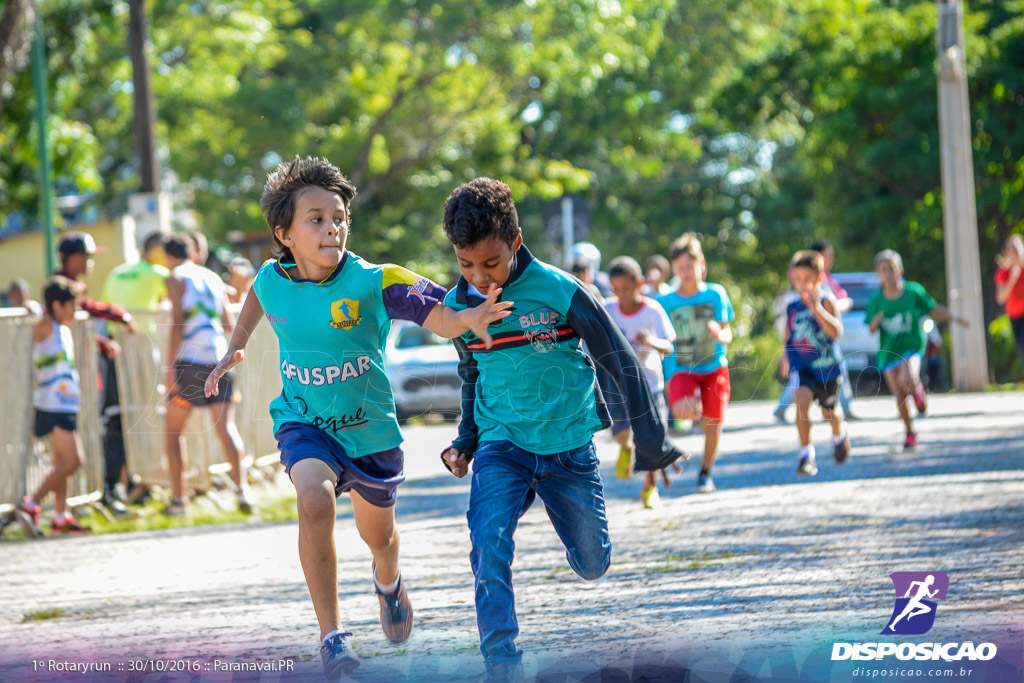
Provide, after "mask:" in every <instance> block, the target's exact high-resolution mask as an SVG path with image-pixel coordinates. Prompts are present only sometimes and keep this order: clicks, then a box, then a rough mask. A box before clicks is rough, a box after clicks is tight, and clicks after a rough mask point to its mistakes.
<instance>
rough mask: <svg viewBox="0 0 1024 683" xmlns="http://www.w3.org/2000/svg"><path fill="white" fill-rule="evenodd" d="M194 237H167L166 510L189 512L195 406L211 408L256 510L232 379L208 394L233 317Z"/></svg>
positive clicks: (242, 501) (239, 493) (247, 506)
mask: <svg viewBox="0 0 1024 683" xmlns="http://www.w3.org/2000/svg"><path fill="white" fill-rule="evenodd" d="M195 244H196V242H195V240H194V239H192V238H191V237H190V236H188V235H184V234H177V235H172V236H171V237H169V238H168V239H167V241H166V243H165V244H164V253H165V254H166V258H167V264H168V265H169V266H170V268H171V275H170V277H168V278H167V280H166V287H167V298H168V299H170V301H171V331H170V335H169V340H168V344H167V346H168V349H167V360H168V366H167V377H166V380H165V382H166V387H167V394H168V396H167V398H168V401H167V414H166V416H165V419H164V430H165V434H164V444H165V448H166V450H167V463H168V469H169V471H170V476H171V493H172V496H173V497H172V498H171V500H170V502H169V503H168V504H167V506H166V507H165V508H164V513H165V514H168V515H172V516H181V515H184V514H185V504H186V503H187V501H188V499H187V497H186V495H185V491H186V487H185V486H186V477H185V473H186V472H187V471H188V457H187V453H186V451H185V437H184V432H185V425H187V424H188V419H189V416H190V415H191V414H192V410H193V408H207V409H209V411H210V418H211V419H212V421H213V427H214V431H216V433H217V439H218V441H220V445H221V448H222V449H223V451H224V454H225V456H226V457H227V459H228V463H229V464H230V465H231V479H232V481H233V482H234V484H235V496H236V497H237V499H238V508H239V510H241V511H242V512H245V513H249V512H252V501H251V499H250V495H249V484H248V481H247V479H246V474H245V463H244V462H243V460H242V459H243V457H244V456H245V451H244V450H243V444H242V435H241V434H240V433H239V431H238V427H237V426H236V425H235V418H234V404H235V403H237V401H238V396H236V395H235V387H234V379H233V378H232V377H231V376H230V375H228V376H225V377H222V378H221V379H220V385H221V386H220V391H219V392H218V394H217V395H215V396H206V395H205V392H204V386H205V384H206V379H207V377H208V376H209V375H210V372H211V371H212V370H213V368H214V366H215V365H216V364H217V361H218V360H220V358H221V357H222V356H223V355H224V350H225V349H226V348H227V338H226V336H227V335H229V334H231V332H232V326H233V325H234V320H233V318H232V316H231V314H230V313H229V312H228V309H227V302H228V300H227V294H226V292H225V288H224V281H223V280H222V279H221V278H220V276H219V275H217V274H216V273H214V272H213V271H212V270H210V269H209V268H206V267H204V266H201V265H199V264H198V263H196V261H195V252H196V247H195Z"/></svg>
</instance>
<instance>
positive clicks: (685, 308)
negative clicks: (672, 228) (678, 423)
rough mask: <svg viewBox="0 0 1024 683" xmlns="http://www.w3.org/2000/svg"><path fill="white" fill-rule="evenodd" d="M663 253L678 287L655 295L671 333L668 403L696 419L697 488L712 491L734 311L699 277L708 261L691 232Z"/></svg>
mask: <svg viewBox="0 0 1024 683" xmlns="http://www.w3.org/2000/svg"><path fill="white" fill-rule="evenodd" d="M669 254H670V256H671V260H672V271H673V272H674V273H675V275H676V277H678V278H679V287H678V289H677V290H676V291H674V292H669V293H668V294H666V295H664V296H662V297H659V298H658V303H659V304H661V307H662V308H664V309H665V312H666V313H668V317H669V319H670V320H671V321H672V327H673V328H674V329H675V333H676V343H675V348H674V350H673V353H671V354H669V355H668V356H666V357H665V376H666V377H667V378H668V406H669V409H670V410H671V411H672V416H673V417H675V418H676V419H677V420H697V419H700V420H701V426H702V428H703V429H704V458H703V460H702V461H701V466H700V472H699V473H698V475H697V492H698V493H711V492H713V491H715V480H714V478H713V477H712V476H711V468H712V467H713V466H714V464H715V457H716V456H717V454H718V442H719V440H720V439H721V438H722V421H723V420H724V418H725V407H726V406H727V405H728V404H729V396H730V395H731V394H732V385H731V383H730V381H729V359H728V357H727V356H726V345H728V344H730V343H731V342H732V328H731V327H730V326H729V323H730V322H732V319H733V318H734V317H735V316H734V314H733V310H732V302H731V301H729V295H728V294H727V293H726V291H725V288H724V287H722V285H719V284H716V283H714V282H705V280H704V278H705V277H707V270H708V266H707V262H706V261H705V260H704V251H703V250H702V249H701V246H700V240H699V239H698V237H697V235H696V234H695V233H692V232H688V233H686V234H685V235H683V236H682V237H680V238H679V239H677V240H676V241H675V242H673V243H672V247H671V250H670V252H669Z"/></svg>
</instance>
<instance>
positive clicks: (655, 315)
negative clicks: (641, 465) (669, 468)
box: [604, 256, 676, 508]
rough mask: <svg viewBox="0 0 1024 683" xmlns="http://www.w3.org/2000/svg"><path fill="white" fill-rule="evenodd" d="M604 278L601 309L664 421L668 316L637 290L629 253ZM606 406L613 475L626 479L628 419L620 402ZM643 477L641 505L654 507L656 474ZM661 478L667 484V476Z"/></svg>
mask: <svg viewBox="0 0 1024 683" xmlns="http://www.w3.org/2000/svg"><path fill="white" fill-rule="evenodd" d="M608 279H609V281H610V282H611V286H612V291H613V292H614V293H615V297H614V298H612V299H610V300H608V301H606V302H605V304H604V307H605V310H607V311H608V315H610V316H611V317H612V320H614V321H615V324H616V325H618V326H619V330H620V331H621V332H622V334H623V336H625V337H626V341H628V342H629V345H630V347H631V348H632V349H633V352H634V353H636V357H637V358H638V359H639V360H640V364H641V365H642V366H643V368H644V376H645V377H646V378H647V386H648V387H650V389H651V395H652V396H653V397H654V404H655V408H656V409H657V411H658V420H660V421H661V422H662V423H664V422H665V420H666V418H667V414H668V410H667V408H666V406H665V374H664V372H663V370H662V367H661V359H662V357H663V356H667V355H668V354H670V353H672V342H674V341H675V340H676V333H675V331H674V330H673V329H672V322H671V321H670V320H669V319H668V316H667V315H666V314H665V309H663V308H662V307H661V304H659V303H658V302H657V301H655V300H654V299H651V298H648V297H646V296H644V295H643V294H642V293H641V292H642V291H643V287H644V276H643V274H642V273H641V271H640V264H639V263H637V262H636V261H635V260H633V259H632V258H630V257H629V256H619V257H618V258H616V259H613V260H612V262H611V263H610V264H609V265H608ZM608 407H609V410H610V411H611V414H612V420H613V423H612V436H614V437H615V441H616V442H618V444H619V460H618V462H617V463H616V465H615V475H616V476H617V477H618V478H619V479H629V476H630V475H631V474H632V473H633V449H632V447H630V445H629V441H630V436H631V430H630V428H629V418H628V417H627V416H626V414H625V410H623V409H622V406H621V404H619V403H616V404H614V407H615V409H614V410H613V409H612V408H613V405H612V404H611V403H609V406H608ZM645 477H646V478H645V481H644V488H643V490H642V491H641V492H640V498H641V500H643V503H644V507H647V508H653V507H657V505H658V503H659V500H658V475H657V473H656V472H647V473H646V475H645ZM665 481H666V484H667V483H668V478H667V477H666V478H665Z"/></svg>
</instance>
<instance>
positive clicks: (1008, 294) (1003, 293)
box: [996, 235, 1024, 363]
mask: <svg viewBox="0 0 1024 683" xmlns="http://www.w3.org/2000/svg"><path fill="white" fill-rule="evenodd" d="M996 262H997V263H998V265H999V270H997V271H996V303H997V304H999V305H1000V306H1005V307H1006V315H1007V316H1009V318H1010V329H1011V330H1013V340H1014V342H1016V344H1017V353H1018V354H1020V360H1021V362H1022V363H1024V277H1021V273H1022V271H1024V237H1021V236H1020V235H1011V236H1010V239H1008V240H1006V246H1005V247H1004V248H1003V252H1002V253H1001V254H1000V255H999V258H998V259H996Z"/></svg>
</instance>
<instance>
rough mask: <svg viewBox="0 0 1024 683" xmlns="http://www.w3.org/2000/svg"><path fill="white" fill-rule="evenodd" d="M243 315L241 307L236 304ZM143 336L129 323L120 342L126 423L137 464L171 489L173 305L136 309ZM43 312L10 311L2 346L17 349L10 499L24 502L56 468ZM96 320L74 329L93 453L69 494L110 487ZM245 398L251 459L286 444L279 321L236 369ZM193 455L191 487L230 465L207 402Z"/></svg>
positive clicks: (7, 419)
mask: <svg viewBox="0 0 1024 683" xmlns="http://www.w3.org/2000/svg"><path fill="white" fill-rule="evenodd" d="M230 308H232V309H233V310H232V312H233V313H235V314H237V312H238V310H239V308H240V307H239V306H237V305H235V306H232V307H230ZM132 313H133V316H134V317H135V318H136V324H137V329H138V331H137V333H136V334H134V335H128V334H127V333H126V331H125V330H124V329H123V328H122V327H121V326H115V327H117V328H118V329H117V330H116V331H115V333H114V339H115V341H117V342H118V344H119V345H120V346H121V354H120V355H119V356H118V358H117V360H116V361H115V363H116V368H117V381H118V389H119V393H120V399H121V421H122V425H123V429H124V439H125V450H126V454H127V461H128V467H129V469H130V470H131V471H132V472H133V473H135V474H138V475H139V476H140V477H141V478H142V480H143V481H144V482H145V483H149V484H158V485H160V486H165V487H166V486H169V475H168V471H167V458H166V456H165V448H164V438H165V437H164V417H165V412H166V411H165V408H164V404H165V401H166V388H165V387H164V378H165V376H166V370H167V365H168V364H167V363H166V362H165V361H163V360H162V358H163V355H164V354H165V353H166V349H167V341H168V333H169V330H170V312H169V311H166V310H165V311H158V312H151V311H133V312H132ZM34 324H35V319H34V318H33V317H31V316H30V315H28V313H27V312H26V311H25V309H2V310H0V348H2V349H4V350H5V351H6V352H7V358H8V373H7V378H6V381H5V382H4V383H3V385H4V389H3V394H2V396H3V399H2V401H0V403H2V407H0V505H2V504H5V503H16V502H17V501H18V500H19V499H20V498H21V496H23V495H25V494H26V493H28V492H31V491H33V490H35V488H36V487H38V485H39V484H40V483H41V482H42V480H43V479H44V478H45V477H46V474H47V473H48V472H49V471H50V466H51V461H50V457H49V453H48V449H47V448H45V443H41V442H38V441H36V440H35V439H34V438H33V437H32V415H33V410H32V391H33V387H34V384H33V383H34V377H33V372H32V330H33V326H34ZM95 330H96V328H95V323H94V322H93V321H92V320H91V319H89V318H88V316H87V315H86V314H84V313H81V312H80V313H78V314H77V316H76V320H75V325H74V328H73V330H72V332H73V335H74V338H75V362H76V367H77V368H78V371H79V376H80V378H81V382H82V404H81V409H80V412H79V415H78V431H79V434H80V436H81V439H82V444H83V448H84V450H85V466H84V467H83V468H81V469H80V470H79V471H78V472H77V473H76V474H75V476H74V477H73V478H72V482H71V484H72V485H71V488H70V489H69V491H68V495H69V497H72V496H81V495H85V494H89V493H93V492H98V491H101V490H102V488H103V472H104V459H103V443H102V422H101V417H100V412H101V409H100V403H101V400H102V396H101V392H100V391H99V388H98V384H97V380H98V369H99V357H98V348H97V344H96V339H95ZM233 374H234V376H235V382H236V388H237V389H238V390H239V391H240V393H241V402H240V403H239V404H238V405H237V406H236V407H235V411H234V419H235V424H236V425H237V426H238V429H239V432H240V433H241V435H242V440H243V443H244V447H245V453H246V456H247V459H248V460H250V461H251V460H252V459H254V458H258V457H260V456H264V455H267V454H270V453H274V452H275V451H276V450H277V445H276V441H275V440H274V435H273V423H272V421H271V419H270V416H269V410H268V409H269V405H270V401H271V400H273V399H274V397H276V396H277V395H279V394H280V393H281V377H280V374H279V372H278V345H277V337H276V336H275V335H274V333H273V331H272V330H271V329H270V326H269V325H261V326H260V327H259V328H258V329H257V330H256V332H255V333H254V334H253V335H252V338H251V339H250V341H249V344H248V346H247V348H246V360H245V362H244V363H242V364H241V365H239V366H238V367H236V368H235V369H234V371H233ZM185 441H186V449H187V455H188V459H189V468H188V471H187V475H188V483H189V486H192V487H195V488H197V489H201V490H205V489H208V488H209V487H210V483H211V481H210V470H209V468H210V465H212V464H214V463H220V462H224V461H225V460H226V458H225V457H224V454H223V451H222V449H221V446H220V442H219V440H218V439H217V436H216V432H215V431H214V428H213V424H212V422H211V420H210V415H209V411H207V410H202V409H197V410H194V411H193V414H192V415H191V416H190V418H189V423H188V425H187V429H186V433H185Z"/></svg>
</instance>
